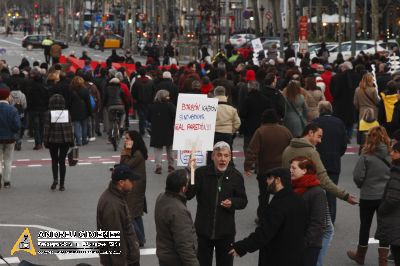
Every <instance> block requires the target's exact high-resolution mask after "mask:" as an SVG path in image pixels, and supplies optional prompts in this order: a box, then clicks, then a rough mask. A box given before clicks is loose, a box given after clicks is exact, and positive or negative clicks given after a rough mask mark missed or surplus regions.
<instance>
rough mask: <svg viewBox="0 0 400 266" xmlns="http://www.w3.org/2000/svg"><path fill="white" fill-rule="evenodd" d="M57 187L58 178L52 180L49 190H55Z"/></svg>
mask: <svg viewBox="0 0 400 266" xmlns="http://www.w3.org/2000/svg"><path fill="white" fill-rule="evenodd" d="M57 185H58V178H55V179H53V184H51V187H50V189H51V190H55V189H56V188H57Z"/></svg>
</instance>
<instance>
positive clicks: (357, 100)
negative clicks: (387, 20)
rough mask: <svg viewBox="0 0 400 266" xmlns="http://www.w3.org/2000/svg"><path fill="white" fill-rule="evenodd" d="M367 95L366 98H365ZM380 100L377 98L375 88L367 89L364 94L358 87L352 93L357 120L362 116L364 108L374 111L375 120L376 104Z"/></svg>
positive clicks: (376, 116) (376, 114) (376, 113)
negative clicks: (357, 113)
mask: <svg viewBox="0 0 400 266" xmlns="http://www.w3.org/2000/svg"><path fill="white" fill-rule="evenodd" d="M367 95H368V97H367ZM379 101H380V98H379V96H378V90H377V89H376V88H375V87H368V88H366V90H365V93H364V91H363V90H362V89H360V87H358V88H357V89H356V91H355V93H354V100H353V103H354V106H355V107H356V109H357V110H358V112H359V115H358V119H359V120H361V118H362V117H363V115H364V112H365V109H366V108H372V109H373V110H374V115H375V118H378V105H377V104H378V103H379Z"/></svg>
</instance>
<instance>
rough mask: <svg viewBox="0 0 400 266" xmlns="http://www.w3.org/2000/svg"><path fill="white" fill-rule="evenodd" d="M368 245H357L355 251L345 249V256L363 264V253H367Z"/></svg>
mask: <svg viewBox="0 0 400 266" xmlns="http://www.w3.org/2000/svg"><path fill="white" fill-rule="evenodd" d="M367 250H368V246H360V245H358V246H357V251H356V252H355V251H351V250H348V251H347V256H349V258H350V259H352V260H354V261H355V262H357V263H358V264H360V265H364V260H365V255H366V254H367Z"/></svg>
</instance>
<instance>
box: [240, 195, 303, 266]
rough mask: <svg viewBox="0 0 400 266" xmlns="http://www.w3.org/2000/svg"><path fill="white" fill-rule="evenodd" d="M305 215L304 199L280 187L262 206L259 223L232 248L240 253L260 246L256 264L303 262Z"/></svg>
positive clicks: (296, 265) (281, 265) (294, 265)
mask: <svg viewBox="0 0 400 266" xmlns="http://www.w3.org/2000/svg"><path fill="white" fill-rule="evenodd" d="M306 217H307V211H306V205H305V202H304V200H303V199H302V198H301V197H300V196H298V195H296V194H294V193H293V191H292V190H291V189H288V188H284V189H282V190H280V191H279V192H278V193H276V194H275V196H274V198H273V199H272V200H271V202H270V203H269V205H268V206H267V207H266V210H265V214H264V217H263V219H262V220H261V224H260V226H258V227H257V228H256V230H255V231H254V232H253V233H251V234H250V235H249V236H248V237H247V238H245V239H243V240H241V241H238V242H236V243H234V244H233V248H234V249H235V251H236V253H238V254H239V255H240V256H244V255H245V254H246V253H247V252H254V251H256V250H260V255H259V261H258V265H259V266H289V265H290V266H303V261H304V260H303V253H304V237H305V230H306Z"/></svg>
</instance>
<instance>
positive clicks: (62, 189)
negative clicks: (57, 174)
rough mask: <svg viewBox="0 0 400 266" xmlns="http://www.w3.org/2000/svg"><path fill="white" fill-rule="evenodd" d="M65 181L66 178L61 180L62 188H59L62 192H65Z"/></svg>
mask: <svg viewBox="0 0 400 266" xmlns="http://www.w3.org/2000/svg"><path fill="white" fill-rule="evenodd" d="M64 180H65V178H60V188H59V190H60V191H64V190H65V187H64Z"/></svg>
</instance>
